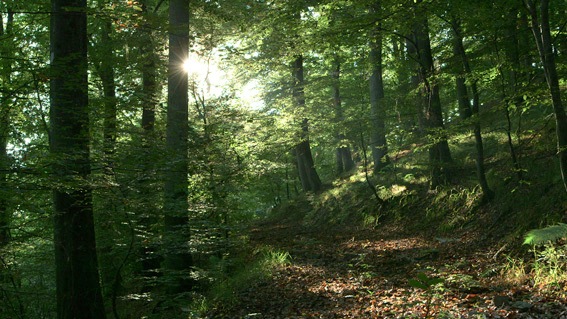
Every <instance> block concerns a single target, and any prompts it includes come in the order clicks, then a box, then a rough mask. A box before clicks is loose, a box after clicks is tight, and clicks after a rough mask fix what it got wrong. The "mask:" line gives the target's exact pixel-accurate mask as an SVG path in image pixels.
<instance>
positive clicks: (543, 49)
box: [524, 0, 567, 191]
mask: <svg viewBox="0 0 567 319" xmlns="http://www.w3.org/2000/svg"><path fill="white" fill-rule="evenodd" d="M524 3H525V5H526V8H527V9H528V12H529V15H530V20H531V27H532V32H533V35H534V39H535V42H536V44H537V49H538V52H539V57H540V59H541V63H542V64H543V71H544V73H545V81H546V82H547V86H548V88H549V94H550V95H551V105H552V106H553V113H554V115H555V130H556V131H555V132H556V136H557V153H558V154H559V167H560V172H561V177H562V179H563V185H564V186H565V190H566V191H567V114H566V113H565V108H564V107H563V102H562V100H561V90H560V87H559V76H558V73H557V66H556V64H555V52H554V50H553V38H552V37H551V29H550V23H549V3H550V1H549V0H524Z"/></svg>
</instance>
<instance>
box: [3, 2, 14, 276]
mask: <svg viewBox="0 0 567 319" xmlns="http://www.w3.org/2000/svg"><path fill="white" fill-rule="evenodd" d="M7 11H8V16H7V17H6V27H5V28H4V19H3V16H2V14H0V36H1V37H2V38H3V39H5V40H4V41H3V43H2V47H1V49H0V53H1V55H2V56H3V57H4V59H3V60H2V64H1V65H0V67H1V70H0V79H1V81H2V83H10V81H11V77H12V60H11V59H10V57H11V56H12V52H13V48H12V41H11V37H12V36H13V23H14V13H13V12H12V9H11V8H8V10H7ZM9 96H10V92H8V91H7V88H6V86H5V87H4V90H3V91H2V93H1V95H0V249H1V248H2V247H4V246H6V245H8V243H9V242H10V224H11V219H12V218H11V212H10V211H9V204H8V201H7V198H9V194H8V193H7V190H8V189H10V188H9V186H8V181H7V172H8V169H9V165H10V164H9V157H8V151H7V147H8V136H9V132H10V110H11V108H12V106H11V103H10V100H9ZM3 268H4V266H3V265H2V266H0V281H1V280H2V279H1V276H2V272H3V271H2V270H3Z"/></svg>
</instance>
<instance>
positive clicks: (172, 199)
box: [163, 0, 193, 293]
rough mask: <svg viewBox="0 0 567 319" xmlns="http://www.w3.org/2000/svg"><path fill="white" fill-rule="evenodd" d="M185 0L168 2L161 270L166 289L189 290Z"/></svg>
mask: <svg viewBox="0 0 567 319" xmlns="http://www.w3.org/2000/svg"><path fill="white" fill-rule="evenodd" d="M188 53H189V0H171V1H170V3H169V65H168V83H167V129H166V153H167V156H168V158H169V159H170V160H169V162H168V163H167V164H166V165H167V170H166V173H165V185H164V197H165V198H164V234H163V245H164V271H165V272H166V275H169V276H171V278H170V280H169V281H168V285H167V288H168V291H169V292H171V293H180V292H187V291H189V290H191V286H192V284H191V280H190V278H189V272H190V270H191V266H192V264H193V261H192V258H191V254H190V252H189V247H188V242H189V229H188V228H189V218H188V213H189V203H188V185H189V183H188V165H189V163H188V152H189V147H188V145H189V144H188V136H189V115H188V108H189V96H188V75H187V73H186V72H185V70H184V68H183V65H184V63H185V62H186V60H187V59H188V57H189V54H188Z"/></svg>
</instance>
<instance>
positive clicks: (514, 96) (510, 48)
mask: <svg viewBox="0 0 567 319" xmlns="http://www.w3.org/2000/svg"><path fill="white" fill-rule="evenodd" d="M519 5H520V4H519V3H518V6H519ZM518 6H513V7H512V8H511V9H510V10H509V11H508V13H507V14H508V15H507V25H506V28H505V29H504V35H505V38H504V41H503V42H504V44H505V45H504V54H505V57H506V64H505V65H504V66H503V67H501V68H500V73H501V76H502V79H503V81H502V83H503V85H502V95H503V101H505V103H506V105H505V108H504V115H505V116H506V123H507V127H506V136H507V141H508V149H509V152H510V158H511V160H512V165H513V166H514V171H515V172H516V176H517V177H518V180H519V181H521V180H523V179H524V176H523V169H522V166H521V164H520V153H519V152H518V149H517V148H516V146H515V145H514V138H513V136H512V127H513V122H512V117H511V112H510V110H511V109H512V108H519V107H521V105H523V104H524V100H523V97H522V94H521V86H522V82H521V81H520V78H521V75H522V74H525V73H526V72H525V70H526V69H527V66H526V65H522V63H521V61H522V59H521V58H520V43H519V38H520V37H518V13H519V11H520V9H519V7H518ZM524 49H527V46H526V47H524ZM525 55H527V56H529V55H528V54H525ZM521 117H522V115H521V114H519V115H518V123H520V121H521ZM518 126H519V125H518ZM518 130H519V127H518ZM518 142H519V138H518Z"/></svg>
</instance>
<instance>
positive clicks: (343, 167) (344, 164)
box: [331, 57, 354, 174]
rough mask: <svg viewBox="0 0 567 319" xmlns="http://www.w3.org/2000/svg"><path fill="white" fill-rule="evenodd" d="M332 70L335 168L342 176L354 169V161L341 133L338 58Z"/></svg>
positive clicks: (339, 69) (341, 116)
mask: <svg viewBox="0 0 567 319" xmlns="http://www.w3.org/2000/svg"><path fill="white" fill-rule="evenodd" d="M333 64H334V70H333V72H332V74H331V75H332V78H333V106H334V109H335V123H336V125H337V133H336V136H337V143H338V146H337V150H336V168H337V173H338V174H342V173H344V172H349V171H351V170H352V169H353V168H354V160H353V159H352V153H351V151H350V146H349V145H348V141H347V140H346V136H345V134H344V133H342V132H341V128H342V127H343V122H344V114H343V107H342V103H341V91H340V87H341V83H340V80H341V79H340V78H341V63H340V61H339V58H338V57H335V58H334V62H333Z"/></svg>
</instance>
